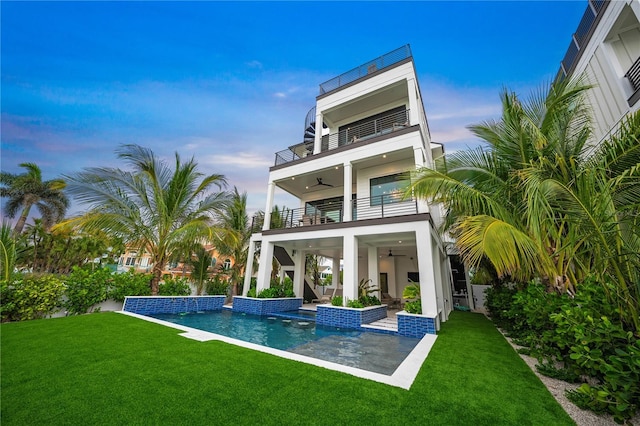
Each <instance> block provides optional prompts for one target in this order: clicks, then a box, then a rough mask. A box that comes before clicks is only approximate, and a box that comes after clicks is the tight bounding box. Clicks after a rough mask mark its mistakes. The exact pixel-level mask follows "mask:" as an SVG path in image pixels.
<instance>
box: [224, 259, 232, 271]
mask: <svg viewBox="0 0 640 426" xmlns="http://www.w3.org/2000/svg"><path fill="white" fill-rule="evenodd" d="M229 268H231V260H230V259H225V260H224V269H225V271H226V270H227V269H229Z"/></svg>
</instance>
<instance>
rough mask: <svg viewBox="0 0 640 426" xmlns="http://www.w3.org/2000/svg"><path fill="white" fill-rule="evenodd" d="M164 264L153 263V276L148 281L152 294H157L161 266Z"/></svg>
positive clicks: (160, 277)
mask: <svg viewBox="0 0 640 426" xmlns="http://www.w3.org/2000/svg"><path fill="white" fill-rule="evenodd" d="M163 266H164V265H161V264H160V262H155V263H154V264H153V277H152V278H151V282H150V283H149V284H150V286H151V295H152V296H157V295H158V289H159V287H158V286H159V284H160V279H162V267H163Z"/></svg>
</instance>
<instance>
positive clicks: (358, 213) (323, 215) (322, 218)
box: [254, 195, 418, 232]
mask: <svg viewBox="0 0 640 426" xmlns="http://www.w3.org/2000/svg"><path fill="white" fill-rule="evenodd" d="M351 206H352V214H351V217H352V219H351V220H352V221H358V220H366V219H382V218H386V217H395V216H406V215H413V214H417V213H418V200H417V199H416V198H411V199H407V200H403V199H402V198H400V197H399V196H392V195H381V196H376V197H369V198H358V199H355V200H351ZM343 207H344V206H343V203H342V202H337V203H336V202H333V203H330V204H325V205H318V206H314V207H309V206H307V207H304V208H297V209H286V208H285V209H283V210H281V211H280V212H278V213H277V214H276V215H275V216H274V214H272V217H271V227H270V229H283V228H297V227H304V226H321V225H327V224H331V223H340V222H343V221H344V220H343V216H344V215H343V213H344V210H343ZM256 223H260V224H261V223H262V222H261V221H260V220H259V219H258V220H256ZM254 232H260V230H258V229H256V230H255V231H254Z"/></svg>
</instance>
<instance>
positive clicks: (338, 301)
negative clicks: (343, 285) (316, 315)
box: [331, 296, 343, 306]
mask: <svg viewBox="0 0 640 426" xmlns="http://www.w3.org/2000/svg"><path fill="white" fill-rule="evenodd" d="M342 302H343V299H342V296H333V297H332V298H331V304H332V305H333V306H342Z"/></svg>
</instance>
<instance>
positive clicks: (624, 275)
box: [411, 80, 640, 328]
mask: <svg viewBox="0 0 640 426" xmlns="http://www.w3.org/2000/svg"><path fill="white" fill-rule="evenodd" d="M588 89H589V87H588V86H586V85H583V84H581V82H580V81H573V82H572V81H568V80H564V81H558V82H555V83H554V84H552V85H551V87H550V88H549V90H543V91H540V92H539V93H537V94H534V96H532V98H531V99H530V100H529V101H528V102H521V101H520V99H519V98H518V97H517V96H516V95H515V94H513V93H509V92H507V91H505V92H504V93H503V94H502V117H501V119H500V120H497V121H489V122H485V123H482V124H479V125H475V126H471V127H470V129H471V131H472V132H473V133H474V134H475V135H477V136H478V137H480V138H482V139H483V140H484V141H485V142H486V143H487V146H486V147H481V148H477V149H475V150H467V151H462V152H456V153H453V154H450V155H447V156H446V158H441V159H439V160H438V161H437V164H436V169H435V170H430V169H422V170H420V171H419V172H418V173H417V174H416V176H415V180H414V182H413V184H412V188H411V189H412V190H413V191H415V193H416V194H417V195H418V196H422V197H426V198H429V199H431V200H433V201H435V202H440V203H442V204H443V205H444V206H445V208H446V209H447V212H448V214H447V218H446V220H445V225H444V231H448V232H450V233H451V234H452V235H453V236H454V237H456V245H457V247H458V249H459V250H460V253H461V255H462V256H463V258H464V259H465V261H466V262H467V263H468V264H470V265H471V266H479V265H480V262H482V261H483V260H484V259H488V261H489V262H490V263H491V265H492V266H493V267H494V268H495V270H496V272H497V273H498V275H500V276H511V277H513V278H515V279H518V280H521V281H524V282H526V281H528V280H530V279H531V278H534V277H541V278H543V279H544V280H546V282H547V284H548V285H549V287H550V288H556V289H557V290H558V291H566V290H572V291H575V289H576V285H577V284H578V283H579V282H580V281H581V280H582V279H583V278H584V276H586V275H587V274H595V275H596V276H598V277H599V278H600V279H601V280H612V281H613V282H614V283H615V284H616V285H617V288H618V289H619V294H617V295H612V301H614V300H615V302H616V303H618V304H619V305H620V306H621V308H624V309H625V310H626V312H628V314H629V315H628V318H629V319H630V323H632V324H634V327H636V328H637V327H638V325H639V324H638V319H637V313H638V295H639V294H640V290H639V289H638V285H639V284H638V283H639V278H640V261H639V259H638V253H639V252H640V250H639V249H640V243H639V241H640V227H639V226H638V210H639V206H640V181H639V180H640V144H639V143H638V140H639V136H640V115H638V114H636V115H632V116H631V117H629V119H628V120H627V121H626V122H625V123H623V126H622V129H621V131H620V132H619V133H618V134H617V135H616V136H614V137H611V138H610V140H609V141H606V142H605V143H602V144H600V145H599V146H598V147H597V148H595V150H593V149H592V150H591V151H590V150H589V146H588V145H587V142H588V141H589V137H590V135H591V131H590V128H591V127H590V110H589V108H588V106H587V105H586V103H585V101H584V94H585V91H586V90H588ZM634 314H635V319H633V318H634Z"/></svg>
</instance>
